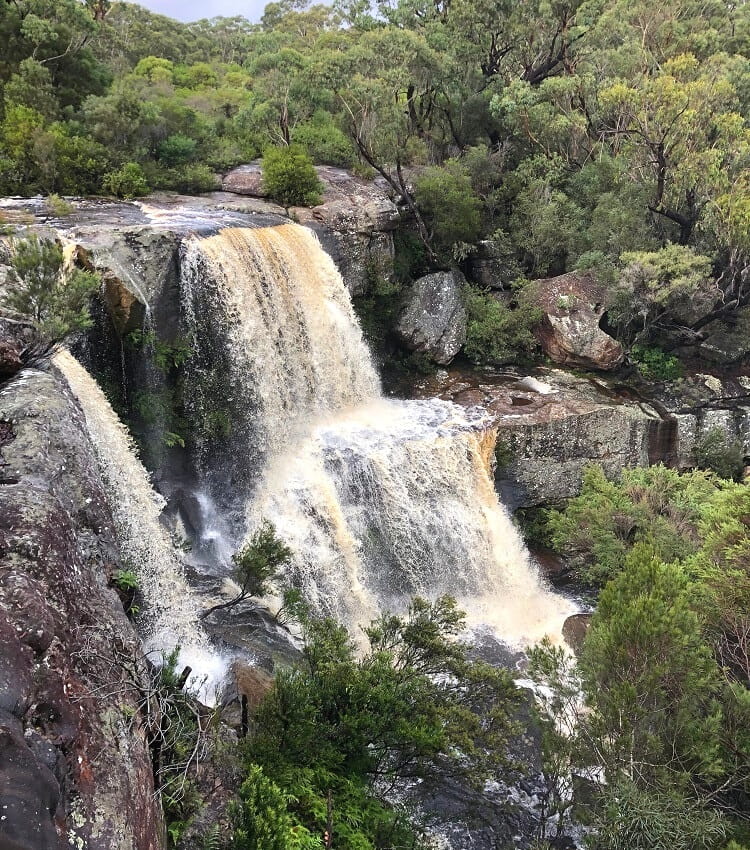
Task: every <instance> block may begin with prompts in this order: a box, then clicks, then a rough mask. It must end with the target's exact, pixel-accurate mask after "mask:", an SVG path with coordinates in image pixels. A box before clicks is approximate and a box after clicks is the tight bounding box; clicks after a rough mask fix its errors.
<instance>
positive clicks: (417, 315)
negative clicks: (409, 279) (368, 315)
mask: <svg viewBox="0 0 750 850" xmlns="http://www.w3.org/2000/svg"><path fill="white" fill-rule="evenodd" d="M465 283H466V280H465V278H464V276H463V275H462V274H461V273H460V272H458V271H450V272H435V273H434V274H428V275H425V276H424V277H421V278H419V280H417V281H415V282H414V284H413V285H412V287H411V288H410V290H409V291H408V293H407V295H406V299H405V303H404V308H403V311H402V313H401V316H400V318H399V320H398V323H397V325H396V334H397V336H398V337H399V339H400V340H401V341H402V342H403V344H404V345H405V346H406V347H407V348H408V349H409V350H410V351H418V352H420V353H422V354H426V355H427V356H428V357H430V358H431V359H432V360H434V361H435V362H436V363H440V364H443V365H444V364H447V363H450V362H451V360H453V358H454V357H455V356H456V354H458V352H459V351H460V349H461V346H462V345H463V344H464V342H466V308H465V307H464V305H463V300H462V297H461V290H462V288H463V286H464V284H465Z"/></svg>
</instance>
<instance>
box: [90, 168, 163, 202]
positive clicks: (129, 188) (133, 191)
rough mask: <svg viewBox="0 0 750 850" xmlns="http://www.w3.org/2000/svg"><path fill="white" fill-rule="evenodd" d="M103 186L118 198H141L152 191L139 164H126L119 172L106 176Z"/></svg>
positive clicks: (112, 172) (111, 172)
mask: <svg viewBox="0 0 750 850" xmlns="http://www.w3.org/2000/svg"><path fill="white" fill-rule="evenodd" d="M102 186H103V188H104V190H105V191H107V192H111V193H112V194H113V195H115V196H117V197H118V198H125V199H126V200H127V199H130V198H139V197H141V196H143V195H148V193H149V192H150V191H151V190H150V188H149V185H148V183H147V182H146V175H145V174H144V173H143V169H142V168H141V166H140V165H139V164H138V163H137V162H126V163H125V165H123V166H122V167H121V168H119V169H118V170H117V171H110V172H109V173H108V174H105V175H104V179H103V180H102Z"/></svg>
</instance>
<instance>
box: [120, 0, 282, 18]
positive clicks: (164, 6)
mask: <svg viewBox="0 0 750 850" xmlns="http://www.w3.org/2000/svg"><path fill="white" fill-rule="evenodd" d="M136 2H137V3H138V5H139V6H145V7H146V8H147V9H151V11H152V12H159V14H161V15H168V16H169V17H170V18H177V20H178V21H197V20H200V19H201V18H215V17H216V16H218V15H223V16H224V17H232V16H233V15H242V16H244V17H245V18H247V19H248V20H249V21H259V20H260V16H261V15H262V14H263V7H264V6H265V5H266V2H267V0H136Z"/></svg>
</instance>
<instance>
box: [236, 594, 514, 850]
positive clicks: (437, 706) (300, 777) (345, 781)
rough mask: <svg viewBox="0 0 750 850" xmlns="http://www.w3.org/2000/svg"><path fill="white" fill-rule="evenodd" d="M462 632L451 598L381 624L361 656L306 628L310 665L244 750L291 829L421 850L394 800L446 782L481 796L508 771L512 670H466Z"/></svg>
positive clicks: (311, 623)
mask: <svg viewBox="0 0 750 850" xmlns="http://www.w3.org/2000/svg"><path fill="white" fill-rule="evenodd" d="M463 627H464V615H463V613H462V612H460V611H459V610H458V609H457V608H456V604H455V601H454V600H453V599H451V598H449V597H443V598H442V599H439V600H437V601H436V602H435V603H429V602H426V601H425V600H422V599H415V600H413V602H412V604H411V605H410V607H409V610H408V612H407V614H406V615H404V616H394V615H389V614H386V615H383V616H381V617H380V618H379V619H378V620H376V621H374V622H373V623H371V625H370V627H369V628H367V629H366V630H365V633H366V635H367V638H368V641H369V647H368V649H367V650H366V651H364V652H358V651H357V649H356V647H355V645H354V643H353V642H352V640H351V639H350V637H349V635H348V633H347V631H346V629H345V628H344V627H343V626H340V625H338V624H337V623H335V622H334V621H332V620H331V619H312V618H308V619H307V620H306V621H305V622H304V631H305V647H304V650H303V655H304V661H303V663H302V664H301V665H300V667H299V668H297V669H291V670H283V671H281V672H279V673H278V675H277V677H276V679H275V682H274V685H273V688H272V689H271V691H270V692H269V694H268V695H267V697H266V698H265V700H264V701H263V703H262V704H261V706H260V707H259V709H258V711H257V713H256V715H255V718H254V727H255V734H254V735H252V736H251V737H250V738H249V739H248V742H247V751H246V757H247V760H248V769H249V771H251V774H250V775H251V776H253V775H255V776H257V769H256V773H255V774H253V773H252V771H253V770H254V768H253V767H252V765H260V766H261V767H262V769H263V772H264V774H265V775H266V776H267V777H268V778H269V779H271V780H272V781H273V782H274V783H275V784H276V786H278V788H280V789H282V791H283V793H284V795H285V796H286V798H287V800H288V801H289V802H288V811H289V813H290V814H291V816H292V819H293V822H294V824H295V825H297V826H298V827H304V829H305V830H308V831H309V833H312V834H313V835H316V836H323V834H324V832H329V834H330V835H331V844H330V846H333V847H336V848H339V850H363V848H371V850H375V848H393V847H415V846H418V844H417V839H416V836H415V835H414V834H413V830H412V826H411V824H410V822H409V819H408V818H407V817H406V815H405V812H404V811H403V809H401V808H400V807H395V806H393V805H391V803H389V802H388V796H389V792H388V789H392V788H394V787H397V786H398V784H399V783H400V782H402V781H404V780H409V781H413V780H415V779H422V780H423V782H430V781H433V780H437V781H439V780H440V778H441V777H443V776H446V775H448V776H453V777H456V776H458V777H460V778H461V779H462V780H463V781H466V782H470V783H473V784H476V785H478V786H480V787H481V785H482V783H483V781H484V780H485V779H486V778H487V777H489V776H494V775H496V771H498V770H500V769H501V768H507V761H506V758H505V754H506V750H507V738H508V735H509V734H510V732H511V730H512V729H513V728H514V724H513V722H512V719H511V718H512V717H513V716H514V712H515V710H516V708H517V706H518V693H517V691H516V689H515V687H514V685H513V683H512V680H511V677H510V675H509V674H508V673H507V672H506V671H501V670H497V669H494V668H491V667H489V666H487V665H485V664H483V663H480V662H471V661H469V660H468V659H467V649H468V647H467V646H466V645H465V644H463V643H461V642H460V641H458V640H457V636H458V635H459V634H460V633H461V631H462V630H463ZM248 796H254V792H253V795H248ZM283 828H284V830H288V825H287V824H284V825H283ZM249 846H250V847H254V845H253V844H250V845H249ZM268 846H275V845H274V844H273V843H270V844H269V845H268Z"/></svg>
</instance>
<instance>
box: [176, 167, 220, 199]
mask: <svg viewBox="0 0 750 850" xmlns="http://www.w3.org/2000/svg"><path fill="white" fill-rule="evenodd" d="M172 185H173V187H174V188H175V189H176V190H177V191H178V192H185V193H186V194H188V195H200V194H201V193H203V192H214V191H216V190H217V189H218V188H219V185H220V184H219V181H218V180H217V179H216V175H215V174H214V172H213V171H211V169H210V168H209V167H208V166H207V165H201V164H195V165H188V166H185V168H182V169H180V170H179V171H177V172H176V173H175V180H174V183H173V184H172Z"/></svg>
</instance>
